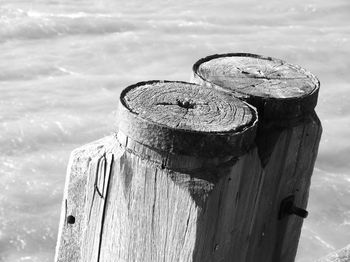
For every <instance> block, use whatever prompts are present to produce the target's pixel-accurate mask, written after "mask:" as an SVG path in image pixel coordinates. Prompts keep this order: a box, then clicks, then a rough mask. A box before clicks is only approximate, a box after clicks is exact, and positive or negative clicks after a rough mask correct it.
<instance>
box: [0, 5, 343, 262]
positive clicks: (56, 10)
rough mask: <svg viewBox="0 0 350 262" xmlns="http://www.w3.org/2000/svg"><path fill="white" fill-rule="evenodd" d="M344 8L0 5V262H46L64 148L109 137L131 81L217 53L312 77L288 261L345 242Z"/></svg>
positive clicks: (180, 71)
mask: <svg viewBox="0 0 350 262" xmlns="http://www.w3.org/2000/svg"><path fill="white" fill-rule="evenodd" d="M349 41H350V1H348V0H333V1H327V0H303V1H301V0H300V1H298V0H290V1H277V0H269V1H256V0H246V1H230V0H223V1H208V0H201V1H199V0H194V1H189V0H187V1H185V0H177V1H166V0H165V1H160V0H149V1H141V0H129V1H120V0H75V1H68V0H45V1H44V0H32V1H29V0H27V1H25V0H0V50H1V52H0V261H1V262H17V261H35V262H46V261H53V256H54V249H55V242H56V237H57V229H58V221H59V214H60V207H61V200H62V193H63V186H64V180H65V172H66V166H67V162H68V158H69V154H70V152H71V151H72V150H73V149H74V148H76V147H78V146H80V145H83V144H85V143H88V142H90V141H93V140H96V139H99V138H101V137H103V136H105V135H108V134H110V133H112V132H113V131H115V130H116V127H117V122H118V119H117V118H116V110H117V99H118V95H119V93H120V91H121V90H122V88H124V87H126V86H127V85H130V84H133V83H136V82H138V81H143V80H150V79H168V80H184V81H188V80H189V77H190V72H191V66H192V64H193V63H194V62H195V61H197V60H198V59H199V58H201V57H204V56H207V55H210V54H214V53H227V52H251V53H258V54H263V55H269V56H274V57H278V58H281V59H284V60H287V61H288V62H290V63H294V64H299V65H301V66H303V67H305V68H307V69H309V70H310V71H312V72H313V73H314V74H316V75H317V76H318V77H319V78H320V81H321V91H320V95H319V102H318V106H317V108H316V109H317V112H318V115H319V117H320V119H321V121H322V124H323V128H324V132H323V136H322V141H321V144H320V149H319V156H318V160H317V163H316V168H315V171H314V175H313V179H312V186H311V193H310V201H309V206H308V210H309V211H310V216H309V218H308V219H306V221H305V223H304V227H303V231H302V236H301V240H300V245H299V251H298V255H297V260H296V261H297V262H307V261H312V260H313V259H316V258H318V257H320V256H322V255H325V254H327V253H328V252H330V251H333V250H335V249H338V248H341V247H343V246H345V245H347V244H349V242H350V171H349V170H350V139H349V135H350V133H349V130H350V129H349V128H350V98H349V97H350V74H349V70H350V55H349V54H350V42H349Z"/></svg>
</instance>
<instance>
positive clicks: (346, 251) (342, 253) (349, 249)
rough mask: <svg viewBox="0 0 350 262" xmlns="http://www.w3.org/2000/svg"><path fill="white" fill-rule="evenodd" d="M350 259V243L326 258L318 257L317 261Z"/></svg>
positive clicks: (343, 261)
mask: <svg viewBox="0 0 350 262" xmlns="http://www.w3.org/2000/svg"><path fill="white" fill-rule="evenodd" d="M349 261H350V245H348V246H346V247H344V248H342V249H339V250H337V251H334V252H332V253H330V254H329V255H327V256H325V257H324V258H321V259H318V260H317V261H316V262H349Z"/></svg>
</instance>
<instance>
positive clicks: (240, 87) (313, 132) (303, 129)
mask: <svg viewBox="0 0 350 262" xmlns="http://www.w3.org/2000/svg"><path fill="white" fill-rule="evenodd" d="M192 81H193V82H195V83H198V84H201V85H203V86H206V87H210V88H213V89H215V90H221V91H223V92H228V93H230V94H233V95H235V96H236V97H240V98H241V99H242V100H244V101H247V102H248V103H250V104H252V105H253V106H255V107H256V108H257V110H258V114H259V127H258V133H257V137H256V144H257V149H258V152H259V157H260V160H261V164H262V171H261V172H262V173H261V176H260V177H261V179H260V181H259V192H258V196H257V203H256V206H257V214H258V215H257V216H256V217H255V219H254V222H253V223H252V225H251V226H252V228H251V235H250V237H249V244H248V245H249V248H248V250H249V252H248V256H247V258H246V260H244V261H251V262H255V261H260V260H261V258H263V259H264V261H271V262H279V261H283V262H292V261H294V258H295V255H296V251H297V246H298V242H299V237H300V232H301V227H302V223H303V218H305V217H306V216H307V212H306V210H305V209H306V206H307V200H308V194H309V187H310V180H311V175H312V172H313V168H314V164H315V160H316V156H317V151H318V144H319V141H320V137H321V133H322V127H321V123H320V121H319V119H318V117H317V115H316V114H315V112H314V107H315V106H316V104H317V97H318V90H319V81H318V80H317V79H316V77H315V76H313V75H312V74H311V73H310V72H308V71H306V70H305V69H303V68H301V67H299V66H295V65H291V64H289V63H286V62H284V61H282V60H279V59H275V58H271V57H263V56H260V55H254V54H245V53H230V54H219V55H212V56H208V57H206V58H203V59H200V60H199V61H197V62H196V63H195V64H194V66H193V77H192Z"/></svg>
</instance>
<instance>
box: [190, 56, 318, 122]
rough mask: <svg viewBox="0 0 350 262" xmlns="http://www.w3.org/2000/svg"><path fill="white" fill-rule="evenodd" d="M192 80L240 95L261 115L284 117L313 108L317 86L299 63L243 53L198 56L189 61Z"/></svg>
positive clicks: (306, 111)
mask: <svg viewBox="0 0 350 262" xmlns="http://www.w3.org/2000/svg"><path fill="white" fill-rule="evenodd" d="M193 80H194V82H196V83H198V84H203V85H206V86H210V87H214V88H221V89H224V90H226V91H229V92H231V93H233V94H234V95H235V96H237V97H240V98H241V99H244V100H245V101H247V102H248V103H250V104H252V105H253V106H255V107H256V108H257V109H258V112H259V117H261V118H264V119H288V118H294V117H299V116H301V115H303V114H305V113H308V112H311V111H313V109H314V108H315V106H316V104H317V97H318V91H319V87H320V83H319V81H318V79H317V78H316V77H315V76H314V75H313V74H311V73H310V72H308V71H307V70H305V69H303V68H301V67H299V66H296V65H292V64H289V63H286V62H285V61H282V60H280V59H276V58H271V57H264V56H260V55H255V54H247V53H229V54H219V55H211V56H208V57H205V58H203V59H200V60H199V61H197V62H196V63H195V64H194V65H193Z"/></svg>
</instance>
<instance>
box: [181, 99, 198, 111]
mask: <svg viewBox="0 0 350 262" xmlns="http://www.w3.org/2000/svg"><path fill="white" fill-rule="evenodd" d="M177 105H178V106H179V107H182V108H186V109H193V108H194V107H195V106H196V104H195V103H194V102H192V101H187V100H185V101H180V100H177Z"/></svg>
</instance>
